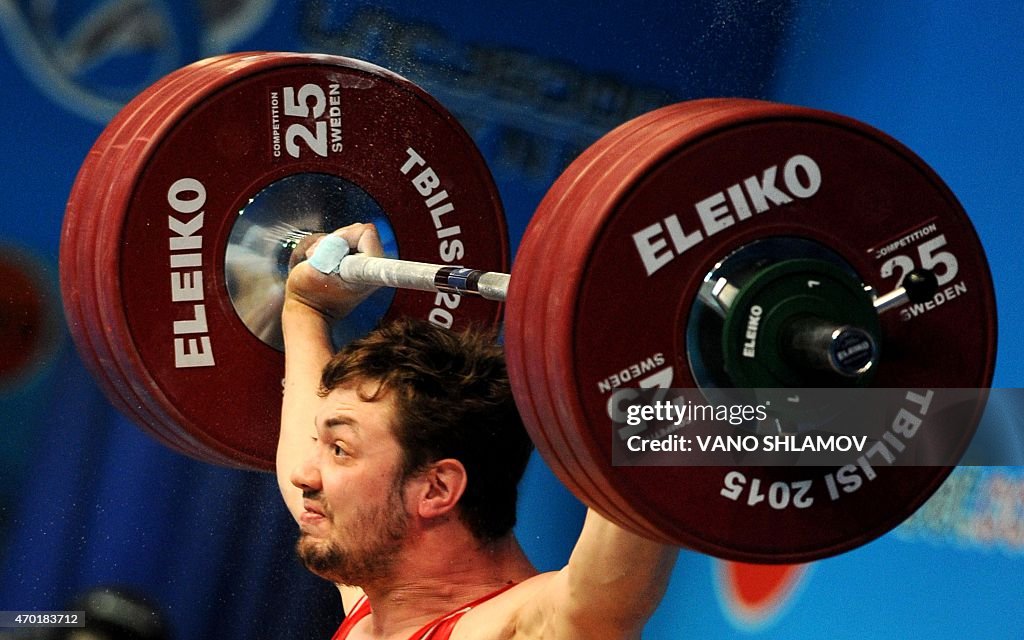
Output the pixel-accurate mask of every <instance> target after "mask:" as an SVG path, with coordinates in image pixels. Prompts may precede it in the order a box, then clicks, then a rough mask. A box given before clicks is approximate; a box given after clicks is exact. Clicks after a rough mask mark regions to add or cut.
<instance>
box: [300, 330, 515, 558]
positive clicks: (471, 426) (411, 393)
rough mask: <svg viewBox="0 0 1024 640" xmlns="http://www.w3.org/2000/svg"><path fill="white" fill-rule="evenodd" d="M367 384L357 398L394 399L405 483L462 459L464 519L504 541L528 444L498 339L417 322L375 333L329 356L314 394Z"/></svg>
mask: <svg viewBox="0 0 1024 640" xmlns="http://www.w3.org/2000/svg"><path fill="white" fill-rule="evenodd" d="M364 382H370V383H376V385H377V386H376V388H375V389H374V390H373V393H371V394H369V395H364V397H363V400H366V401H373V400H377V399H378V398H380V397H383V395H384V394H386V393H389V392H390V393H394V394H395V396H394V399H395V409H396V411H395V415H396V419H395V424H394V425H393V428H394V431H395V437H396V439H397V440H398V443H399V445H400V446H401V447H402V451H403V464H402V475H401V479H402V480H405V479H406V478H408V477H410V476H411V475H413V474H415V473H417V472H419V471H422V470H423V469H425V468H426V467H427V466H429V465H430V464H431V463H433V462H435V461H437V460H441V459H444V458H454V459H456V460H459V461H460V462H462V464H463V466H464V467H465V468H466V473H467V478H468V479H467V484H466V490H465V492H464V493H463V495H462V498H461V499H460V500H459V509H460V512H459V513H460V517H461V518H462V520H463V522H465V523H466V525H467V526H468V527H469V529H470V531H472V533H473V535H474V536H476V538H477V539H479V540H481V541H483V542H491V541H494V540H497V539H499V538H501V537H503V536H505V535H506V534H508V532H509V531H511V530H512V527H513V526H514V525H515V522H516V500H517V498H518V484H519V481H520V479H521V478H522V476H523V471H524V470H525V468H526V463H527V461H528V460H529V457H530V452H531V451H533V443H532V442H531V441H530V438H529V435H528V434H527V433H526V429H525V428H524V427H523V422H522V419H521V418H520V416H519V411H518V410H517V409H516V405H515V401H514V399H513V397H512V390H511V387H510V385H509V380H508V373H507V371H506V369H505V357H504V352H503V350H502V348H501V346H500V345H499V344H498V341H497V336H496V334H495V332H494V331H493V330H489V329H478V328H474V329H469V330H465V331H458V332H457V331H450V330H447V329H442V328H440V327H437V326H435V325H432V324H430V323H428V322H424V321H421V320H413V319H402V320H398V321H396V322H393V323H390V324H386V325H384V326H381V327H378V328H377V329H375V330H373V331H372V332H370V333H369V334H367V335H366V336H364V337H362V338H359V339H357V340H354V341H353V342H351V343H349V344H348V345H346V346H345V347H344V348H343V349H341V350H340V351H339V352H338V353H337V354H335V356H334V357H333V358H332V359H331V361H330V362H329V363H328V364H327V366H326V367H325V368H324V371H323V375H322V377H321V382H320V384H321V389H320V393H321V394H322V395H326V394H327V393H330V391H331V390H332V389H335V388H337V387H340V386H342V385H346V384H351V383H364ZM360 393H361V394H365V391H362V390H361V391H360Z"/></svg>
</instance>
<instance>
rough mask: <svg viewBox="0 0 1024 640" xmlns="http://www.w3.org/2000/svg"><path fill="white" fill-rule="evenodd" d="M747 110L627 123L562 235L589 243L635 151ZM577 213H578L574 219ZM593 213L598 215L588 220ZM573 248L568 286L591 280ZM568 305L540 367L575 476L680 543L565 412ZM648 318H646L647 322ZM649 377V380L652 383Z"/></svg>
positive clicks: (652, 530) (693, 107)
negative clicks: (617, 482)
mask: <svg viewBox="0 0 1024 640" xmlns="http://www.w3.org/2000/svg"><path fill="white" fill-rule="evenodd" d="M743 109H744V107H743V106H742V105H741V104H738V101H735V100H721V99H720V100H702V101H693V102H689V103H681V104H677V105H672V106H671V107H668V108H665V109H660V110H658V111H655V112H652V113H650V114H646V115H644V116H641V117H640V118H637V119H636V120H635V121H634V122H636V123H637V125H638V126H631V125H630V123H627V124H626V125H624V126H623V127H620V130H621V131H622V132H623V133H624V134H625V135H616V136H612V135H609V137H610V138H613V140H612V143H613V144H612V147H611V148H610V149H609V151H608V152H607V153H605V154H604V155H603V156H602V157H601V159H600V162H597V163H595V165H596V166H594V167H592V168H590V175H591V178H590V179H588V180H584V181H580V180H578V179H577V180H574V184H575V185H576V188H575V189H573V190H572V191H571V192H570V193H569V194H568V195H567V197H566V198H565V199H564V200H563V207H564V211H565V213H562V212H558V213H557V214H554V215H559V216H560V217H563V218H565V219H567V220H568V221H569V223H568V224H567V225H565V227H567V228H565V229H564V230H563V232H564V234H565V235H566V236H569V237H573V238H576V239H579V238H584V237H586V236H587V234H588V230H589V228H590V227H592V225H593V224H594V223H595V221H597V222H599V221H600V218H599V216H600V214H599V213H598V212H600V211H601V210H602V207H603V206H604V203H605V202H607V201H609V200H611V199H614V198H615V197H616V192H617V191H619V190H621V189H623V188H628V186H629V183H628V182H627V183H624V182H623V178H622V176H623V175H629V174H631V173H632V172H633V171H635V170H636V164H637V152H636V149H637V148H638V147H644V146H648V145H656V144H657V143H658V141H659V140H674V139H676V138H677V137H678V135H679V131H680V130H688V129H691V128H695V127H697V126H700V125H702V124H704V123H706V122H708V121H711V120H714V119H720V118H722V117H726V116H728V115H730V114H732V113H736V112H739V111H742V110H743ZM613 133H614V132H613ZM575 172H576V170H575V168H570V170H569V173H570V174H572V173H575ZM572 212H577V213H576V214H575V215H573V214H572ZM584 212H586V213H584ZM589 212H595V213H594V214H592V215H589ZM548 215H549V214H548V213H547V212H544V213H540V212H538V218H541V219H543V218H546V217H547V216H548ZM572 247H573V248H572V249H570V251H573V252H574V253H573V254H572V255H571V256H570V257H568V259H566V261H565V262H566V264H567V265H569V267H568V269H569V270H565V271H563V272H562V273H561V274H560V277H561V278H562V279H563V280H564V279H565V278H575V277H581V278H586V277H588V276H587V275H585V270H586V268H587V258H586V251H585V247H586V245H585V243H580V242H575V243H573V244H572ZM541 251H542V252H543V251H545V249H541ZM572 270H575V271H572ZM560 295H561V294H560V293H558V292H547V293H546V296H545V299H549V300H555V299H558V300H563V298H561V297H556V296H560ZM564 301H565V302H564V303H562V304H551V305H549V306H548V307H547V311H548V314H547V319H546V322H545V323H544V326H545V327H546V328H547V329H548V330H547V333H546V336H542V339H544V345H543V348H540V349H538V352H539V353H543V354H547V357H546V358H544V359H543V360H542V361H541V362H542V364H543V366H544V373H545V375H546V376H547V379H548V380H555V382H554V383H553V384H552V383H549V384H548V386H547V388H546V389H544V390H541V392H542V393H548V394H549V400H550V403H551V405H552V406H553V407H555V409H554V411H553V415H552V417H551V421H552V423H553V424H555V425H559V427H560V429H561V432H562V434H563V442H564V445H563V446H564V447H565V448H566V449H569V450H571V451H573V452H574V460H575V463H576V464H575V465H574V467H573V469H572V470H571V472H570V473H571V474H573V475H574V477H576V478H579V477H582V476H584V475H586V476H589V477H591V478H593V481H594V482H596V483H597V484H598V485H599V486H600V487H601V488H600V491H601V493H602V495H603V497H604V498H603V499H604V502H605V503H608V502H610V503H611V504H613V505H614V508H615V509H616V510H618V511H619V512H625V513H628V514H629V515H628V516H627V517H628V518H629V519H630V520H631V521H632V522H633V523H635V524H634V526H633V527H632V529H633V530H634V531H635V532H636V533H639V534H641V535H645V536H647V537H649V538H651V539H655V540H659V541H663V542H669V543H674V542H677V541H676V540H675V539H674V538H672V537H670V536H667V535H666V533H665V531H664V528H663V527H660V526H659V525H657V524H655V523H654V522H652V520H651V519H650V517H649V516H648V515H647V514H645V513H644V512H643V511H640V510H637V509H634V508H633V505H632V496H631V495H630V494H629V493H627V492H622V491H621V490H620V489H618V488H617V487H615V486H614V485H613V484H612V483H609V482H608V479H607V476H606V475H605V474H604V473H603V472H602V471H601V470H602V468H603V467H604V466H605V465H606V464H607V463H606V460H607V458H604V457H602V452H601V451H600V450H598V449H597V448H595V447H594V446H593V443H592V442H591V441H590V440H591V438H593V433H592V432H591V431H589V430H588V429H581V428H580V426H579V423H578V422H575V421H574V418H573V416H572V414H571V413H570V412H568V411H567V410H566V406H565V405H566V402H568V401H569V400H568V398H567V397H566V396H567V395H568V394H567V393H566V391H565V388H564V382H560V381H558V377H557V376H558V373H557V369H558V361H557V357H558V349H560V348H561V346H562V344H563V342H564V340H565V339H566V336H565V335H564V334H562V333H560V331H561V329H562V328H563V327H564V326H565V320H566V315H565V314H572V313H573V310H574V300H573V299H572V298H564ZM514 306H515V305H514V304H513V305H510V309H511V308H512V307H514ZM644 317H645V318H646V316H644ZM663 364H666V363H660V364H659V365H658V366H659V367H661V366H662V365H663ZM667 364H668V367H665V368H660V369H658V370H656V371H649V372H647V374H645V376H644V380H645V382H643V383H641V384H647V385H651V384H654V385H655V386H660V385H666V384H668V383H669V381H670V380H671V379H672V376H671V369H670V367H671V362H668V363H667ZM666 374H668V380H666ZM648 376H650V377H649V378H648ZM634 382H636V381H634ZM606 393H608V394H609V395H610V390H606ZM607 437H608V438H609V439H610V438H611V435H610V434H609V435H608V436H607ZM699 506H700V505H692V508H699Z"/></svg>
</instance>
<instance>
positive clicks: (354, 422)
mask: <svg viewBox="0 0 1024 640" xmlns="http://www.w3.org/2000/svg"><path fill="white" fill-rule="evenodd" d="M376 388H377V387H376V384H372V383H363V384H351V385H344V386H341V387H337V388H335V389H332V390H331V392H330V393H328V394H327V395H326V396H325V397H324V399H323V402H321V404H320V408H319V410H318V411H317V415H316V424H317V426H318V427H330V428H348V429H350V430H351V431H354V432H356V433H357V434H358V435H360V436H361V437H364V438H372V439H376V438H384V437H393V432H392V424H393V418H394V415H395V406H394V394H392V393H390V392H389V391H387V390H382V391H381V393H379V394H378V395H377V397H376V398H375V399H373V400H369V401H368V400H364V398H367V397H370V396H371V395H372V394H373V392H374V391H376Z"/></svg>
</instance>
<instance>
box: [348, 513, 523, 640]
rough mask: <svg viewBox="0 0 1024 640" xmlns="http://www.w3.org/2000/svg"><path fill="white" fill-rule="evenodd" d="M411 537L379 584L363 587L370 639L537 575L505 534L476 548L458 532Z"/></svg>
mask: <svg viewBox="0 0 1024 640" xmlns="http://www.w3.org/2000/svg"><path fill="white" fill-rule="evenodd" d="M444 529H448V530H447V531H432V532H422V533H421V535H417V536H412V537H411V538H410V539H409V544H407V545H406V546H405V548H404V549H403V551H402V552H401V554H400V557H399V558H398V561H397V562H396V564H395V567H396V570H395V571H394V572H393V573H392V575H390V576H388V577H387V578H385V579H382V580H379V581H374V583H373V584H367V585H363V591H364V592H365V593H366V596H367V598H369V600H370V604H371V605H372V607H373V616H372V624H373V633H374V635H375V636H379V637H387V636H391V635H393V634H397V633H399V632H400V631H401V630H405V629H408V628H412V629H418V628H419V627H422V626H423V625H425V624H427V623H428V622H430V621H431V620H434V619H435V618H438V617H440V616H443V615H445V614H446V613H449V612H451V611H453V610H455V609H457V608H459V607H461V606H463V605H466V604H469V603H470V602H472V601H474V600H477V599H479V598H482V597H484V596H486V595H488V594H489V593H492V592H494V591H496V590H498V589H500V588H502V587H504V586H506V585H509V584H512V583H517V582H522V581H523V580H526V579H527V578H529V577H531V576H534V575H536V574H537V570H536V569H535V568H534V567H533V565H532V564H531V563H530V561H529V559H527V557H526V554H525V553H523V550H522V548H521V547H520V546H519V543H518V542H517V541H516V539H515V537H514V536H513V535H511V534H509V535H507V536H505V537H503V538H501V539H499V540H496V541H494V542H492V543H489V544H482V543H480V542H479V541H478V540H476V538H474V537H473V536H472V535H471V534H470V533H469V532H468V531H467V530H466V529H465V528H464V527H462V526H458V527H457V528H455V529H454V530H451V529H450V528H448V527H445V528H444Z"/></svg>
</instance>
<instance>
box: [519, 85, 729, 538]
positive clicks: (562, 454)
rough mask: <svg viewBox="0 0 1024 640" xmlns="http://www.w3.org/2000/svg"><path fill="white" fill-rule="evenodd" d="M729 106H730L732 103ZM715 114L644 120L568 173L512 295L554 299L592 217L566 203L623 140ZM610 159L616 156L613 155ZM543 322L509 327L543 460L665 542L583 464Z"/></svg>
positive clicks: (620, 517) (546, 204)
mask: <svg viewBox="0 0 1024 640" xmlns="http://www.w3.org/2000/svg"><path fill="white" fill-rule="evenodd" d="M722 102H724V103H726V104H729V101H722ZM712 106H713V103H712V101H708V103H707V104H704V105H702V106H701V107H700V108H697V107H696V105H694V104H689V105H679V106H677V108H676V109H674V110H673V113H666V112H660V113H654V114H650V115H649V116H647V117H641V118H637V119H635V120H633V121H631V122H629V123H626V124H625V125H623V126H620V127H618V128H616V129H615V130H613V131H612V132H610V133H609V134H607V135H606V136H604V137H603V138H601V139H600V140H599V141H598V142H596V143H595V144H594V145H592V146H591V147H590V148H588V149H587V150H586V151H585V152H584V153H583V154H582V155H581V156H580V157H579V158H578V159H577V160H576V161H575V162H574V163H573V166H572V169H571V170H569V171H566V172H565V173H563V175H562V176H561V177H560V178H559V179H558V180H557V181H556V182H555V184H554V185H553V187H552V189H551V190H550V191H549V192H548V194H547V195H546V196H545V198H544V200H543V202H542V203H541V205H540V207H539V212H538V214H537V215H536V216H535V217H534V220H533V221H532V222H531V225H530V228H529V229H528V231H527V234H526V235H525V236H524V239H523V243H524V245H529V248H527V249H526V250H525V252H523V253H521V254H520V255H529V256H544V260H543V261H542V260H534V259H524V260H518V259H517V261H516V264H515V267H514V272H513V273H514V277H513V279H512V284H511V287H510V288H516V287H517V283H519V285H521V286H522V288H521V289H520V291H519V292H518V294H517V295H518V296H519V297H520V299H521V300H524V301H525V299H526V297H527V296H528V298H529V300H530V301H536V300H549V301H550V298H549V294H548V291H549V288H550V284H551V280H552V279H553V278H560V277H562V269H551V268H546V267H547V266H548V265H549V264H550V263H551V261H552V259H551V256H559V255H560V254H561V253H562V252H563V248H562V246H561V245H562V244H564V242H565V238H567V237H568V238H572V237H574V236H573V234H574V231H573V230H572V229H571V228H570V229H568V230H567V229H566V227H571V226H572V224H573V222H574V221H577V220H579V219H581V218H585V217H586V210H585V209H579V208H578V207H577V206H576V203H570V204H569V206H565V195H566V194H567V193H578V192H579V191H580V189H579V183H580V182H581V181H583V180H584V179H587V180H590V181H593V180H594V178H593V177H592V176H601V175H603V171H605V170H606V168H607V166H609V165H610V164H614V162H615V161H616V159H617V158H619V157H621V156H622V155H623V154H624V153H625V152H626V150H625V149H623V148H622V147H621V145H620V146H619V147H618V148H617V147H616V143H618V142H619V141H620V140H622V139H629V140H630V144H635V143H636V142H637V141H638V140H641V139H642V136H645V135H650V133H649V132H650V131H651V130H654V129H656V128H657V125H658V124H659V123H660V122H663V121H664V120H666V119H670V118H673V119H677V118H678V117H679V115H680V114H681V112H686V113H691V112H697V113H698V114H700V113H703V112H704V111H705V110H706V109H709V108H712ZM609 151H612V152H614V153H611V154H609V153H608V152H609ZM597 179H599V178H597ZM540 211H543V212H544V213H540ZM522 251H523V250H522V249H521V252H522ZM558 264H559V265H560V266H561V265H563V264H564V263H563V261H562V260H561V259H559V260H558ZM541 269H543V271H541ZM537 271H541V273H542V274H543V275H541V276H535V275H534V273H535V272H537ZM524 283H525V284H524ZM510 295H513V294H512V293H510ZM544 308H545V309H546V310H547V311H548V312H551V311H553V310H556V309H557V308H558V305H557V304H555V303H553V302H551V303H549V304H546V305H545V307H544ZM541 315H542V314H541V313H538V311H537V308H536V306H535V305H533V306H531V305H530V304H517V305H510V306H509V309H508V311H507V314H506V323H505V327H506V335H507V336H508V337H507V342H508V343H509V350H508V354H509V361H510V363H509V366H510V374H511V378H512V380H513V384H516V385H517V386H518V388H517V389H516V396H517V398H529V399H530V400H531V404H532V405H533V406H534V407H537V411H536V412H535V413H531V414H530V415H527V416H524V420H525V421H526V423H527V425H528V428H529V430H530V432H531V436H532V437H533V439H534V441H535V442H538V448H539V450H540V451H541V454H542V455H543V456H544V457H545V459H546V460H548V462H549V464H550V465H551V466H552V468H553V470H554V471H555V473H556V475H558V477H559V478H560V479H561V480H562V481H563V483H565V484H566V485H567V486H568V487H569V488H570V490H571V491H573V492H574V493H575V494H576V495H577V497H579V498H580V499H581V500H582V501H584V502H585V503H587V504H588V505H589V506H591V507H593V508H595V509H597V510H598V511H600V512H601V513H602V514H603V515H605V517H607V518H608V519H610V520H612V521H615V522H617V523H619V524H621V525H623V526H625V527H626V528H629V529H632V530H634V531H636V532H638V533H641V534H643V535H647V536H648V537H652V538H658V537H659V534H658V532H656V531H654V530H652V529H651V528H650V526H649V525H648V524H646V523H643V522H641V521H638V519H637V514H636V513H635V512H633V511H632V510H631V509H630V508H629V506H628V505H622V504H619V503H618V502H620V501H618V500H617V496H616V494H614V492H609V490H608V487H607V485H606V483H604V482H603V479H602V477H601V476H600V474H595V473H593V472H591V471H590V470H591V469H594V468H595V467H594V465H593V464H592V463H590V462H589V461H588V460H581V459H580V457H581V456H583V455H585V454H586V449H585V448H581V447H579V446H577V445H574V444H573V430H572V429H566V428H565V426H564V425H561V424H560V423H559V420H558V417H557V412H556V411H555V409H554V407H553V404H554V403H556V402H558V398H557V396H558V395H560V394H559V392H558V390H557V389H556V388H552V387H551V385H550V383H549V382H548V378H547V371H546V368H545V366H544V365H545V362H544V358H543V357H542V356H541V355H540V354H544V353H546V351H545V349H546V348H547V345H548V343H549V341H550V340H551V338H550V336H549V335H548V332H547V327H548V326H549V325H548V322H547V321H542V322H541V321H538V320H539V319H540V317H541ZM510 334H511V335H510ZM553 396H554V397H553ZM567 436H568V438H567ZM541 441H544V442H548V443H550V444H549V445H548V448H544V447H543V446H541V445H540V444H539V443H540V442H541Z"/></svg>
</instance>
